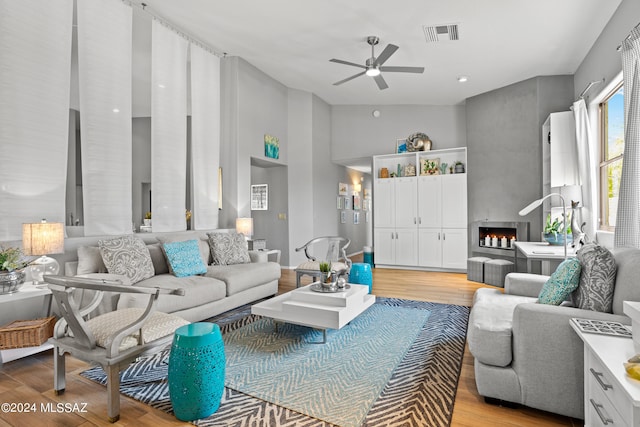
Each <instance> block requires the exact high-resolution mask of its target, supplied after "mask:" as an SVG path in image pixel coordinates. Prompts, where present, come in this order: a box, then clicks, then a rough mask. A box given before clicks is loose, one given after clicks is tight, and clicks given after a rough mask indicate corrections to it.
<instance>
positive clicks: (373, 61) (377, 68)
mask: <svg viewBox="0 0 640 427" xmlns="http://www.w3.org/2000/svg"><path fill="white" fill-rule="evenodd" d="M379 42H380V39H379V38H378V37H376V36H369V37H367V43H369V45H371V58H368V59H367V60H366V61H365V64H364V65H362V64H356V63H354V62H349V61H343V60H342V59H335V58H334V59H330V60H329V61H330V62H337V63H338V64H345V65H351V66H352V67H358V68H364V71H362V72H360V73H358V74H354V75H353V76H351V77H347V78H346V79H344V80H340V81H339V82H335V83H334V84H333V85H334V86H338V85H341V84H342V83H346V82H348V81H349V80H353V79H355V78H356V77H360V76H362V75H364V74H366V75H367V76H369V77H373V79H374V80H375V81H376V84H377V85H378V87H379V88H380V90H383V89H386V88H388V87H389V85H387V82H385V81H384V79H383V78H382V74H380V73H381V72H383V71H384V72H390V73H422V72H424V67H389V66H383V65H382V64H384V63H385V62H386V61H387V59H389V57H390V56H391V55H393V54H394V53H395V51H396V50H398V46H396V45H393V44H388V45H387V47H385V48H384V50H383V51H382V53H381V54H380V55H378V57H377V58H376V57H375V55H374V53H373V47H374V46H375V45H377V44H378V43H379Z"/></svg>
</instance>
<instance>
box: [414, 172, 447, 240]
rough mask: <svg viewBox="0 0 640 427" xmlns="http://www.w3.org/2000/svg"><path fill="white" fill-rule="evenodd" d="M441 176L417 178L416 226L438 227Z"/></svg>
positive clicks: (440, 213) (440, 212) (440, 221)
mask: <svg viewBox="0 0 640 427" xmlns="http://www.w3.org/2000/svg"><path fill="white" fill-rule="evenodd" d="M440 181H441V177H439V176H421V177H419V178H418V227H421V228H436V227H437V228H440V226H441V223H442V209H441V201H440V199H441V193H442V190H441V186H440Z"/></svg>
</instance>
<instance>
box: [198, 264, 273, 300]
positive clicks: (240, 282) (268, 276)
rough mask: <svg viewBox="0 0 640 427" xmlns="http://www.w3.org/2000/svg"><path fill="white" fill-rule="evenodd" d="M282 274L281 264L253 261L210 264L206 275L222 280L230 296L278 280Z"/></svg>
mask: <svg viewBox="0 0 640 427" xmlns="http://www.w3.org/2000/svg"><path fill="white" fill-rule="evenodd" d="M281 274H282V271H281V270H280V265H279V264H277V263H275V262H257V263H256V262H253V263H249V264H234V265H226V266H222V265H210V266H209V267H207V274H206V275H205V276H206V277H212V278H213V277H215V278H216V279H218V280H222V281H223V282H224V283H225V284H226V286H227V296H230V295H233V294H237V293H239V292H242V291H244V290H247V289H250V288H253V287H255V286H258V285H262V284H265V283H269V282H271V281H273V280H278V279H279V278H280V275H281Z"/></svg>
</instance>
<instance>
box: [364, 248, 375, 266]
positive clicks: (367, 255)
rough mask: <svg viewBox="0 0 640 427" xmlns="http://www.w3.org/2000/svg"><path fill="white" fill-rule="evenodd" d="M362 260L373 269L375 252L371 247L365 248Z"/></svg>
mask: <svg viewBox="0 0 640 427" xmlns="http://www.w3.org/2000/svg"><path fill="white" fill-rule="evenodd" d="M362 258H363V261H364V263H365V264H369V265H370V266H371V268H373V250H372V249H371V247H370V246H365V247H364V250H363V256H362Z"/></svg>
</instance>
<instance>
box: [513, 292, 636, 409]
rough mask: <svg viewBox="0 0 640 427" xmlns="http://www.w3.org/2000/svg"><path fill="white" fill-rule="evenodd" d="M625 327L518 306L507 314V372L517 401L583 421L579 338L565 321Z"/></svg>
mask: <svg viewBox="0 0 640 427" xmlns="http://www.w3.org/2000/svg"><path fill="white" fill-rule="evenodd" d="M572 317H580V318H589V319H596V320H611V321H616V322H621V323H629V319H628V318H627V317H626V316H619V315H614V314H609V313H600V312H595V311H590V310H581V309H578V308H573V307H565V306H554V305H546V304H520V305H518V306H517V307H516V308H515V310H514V315H513V364H512V366H513V369H514V370H515V371H516V374H517V375H518V379H519V381H520V386H521V390H522V403H523V404H524V405H527V406H531V407H534V408H539V409H543V410H546V411H551V412H556V413H563V414H573V415H572V416H573V417H577V418H584V404H583V388H584V378H583V368H584V354H583V353H584V350H583V344H582V340H581V339H580V338H579V337H578V334H576V332H575V331H574V330H573V328H572V327H571V318H572Z"/></svg>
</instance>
